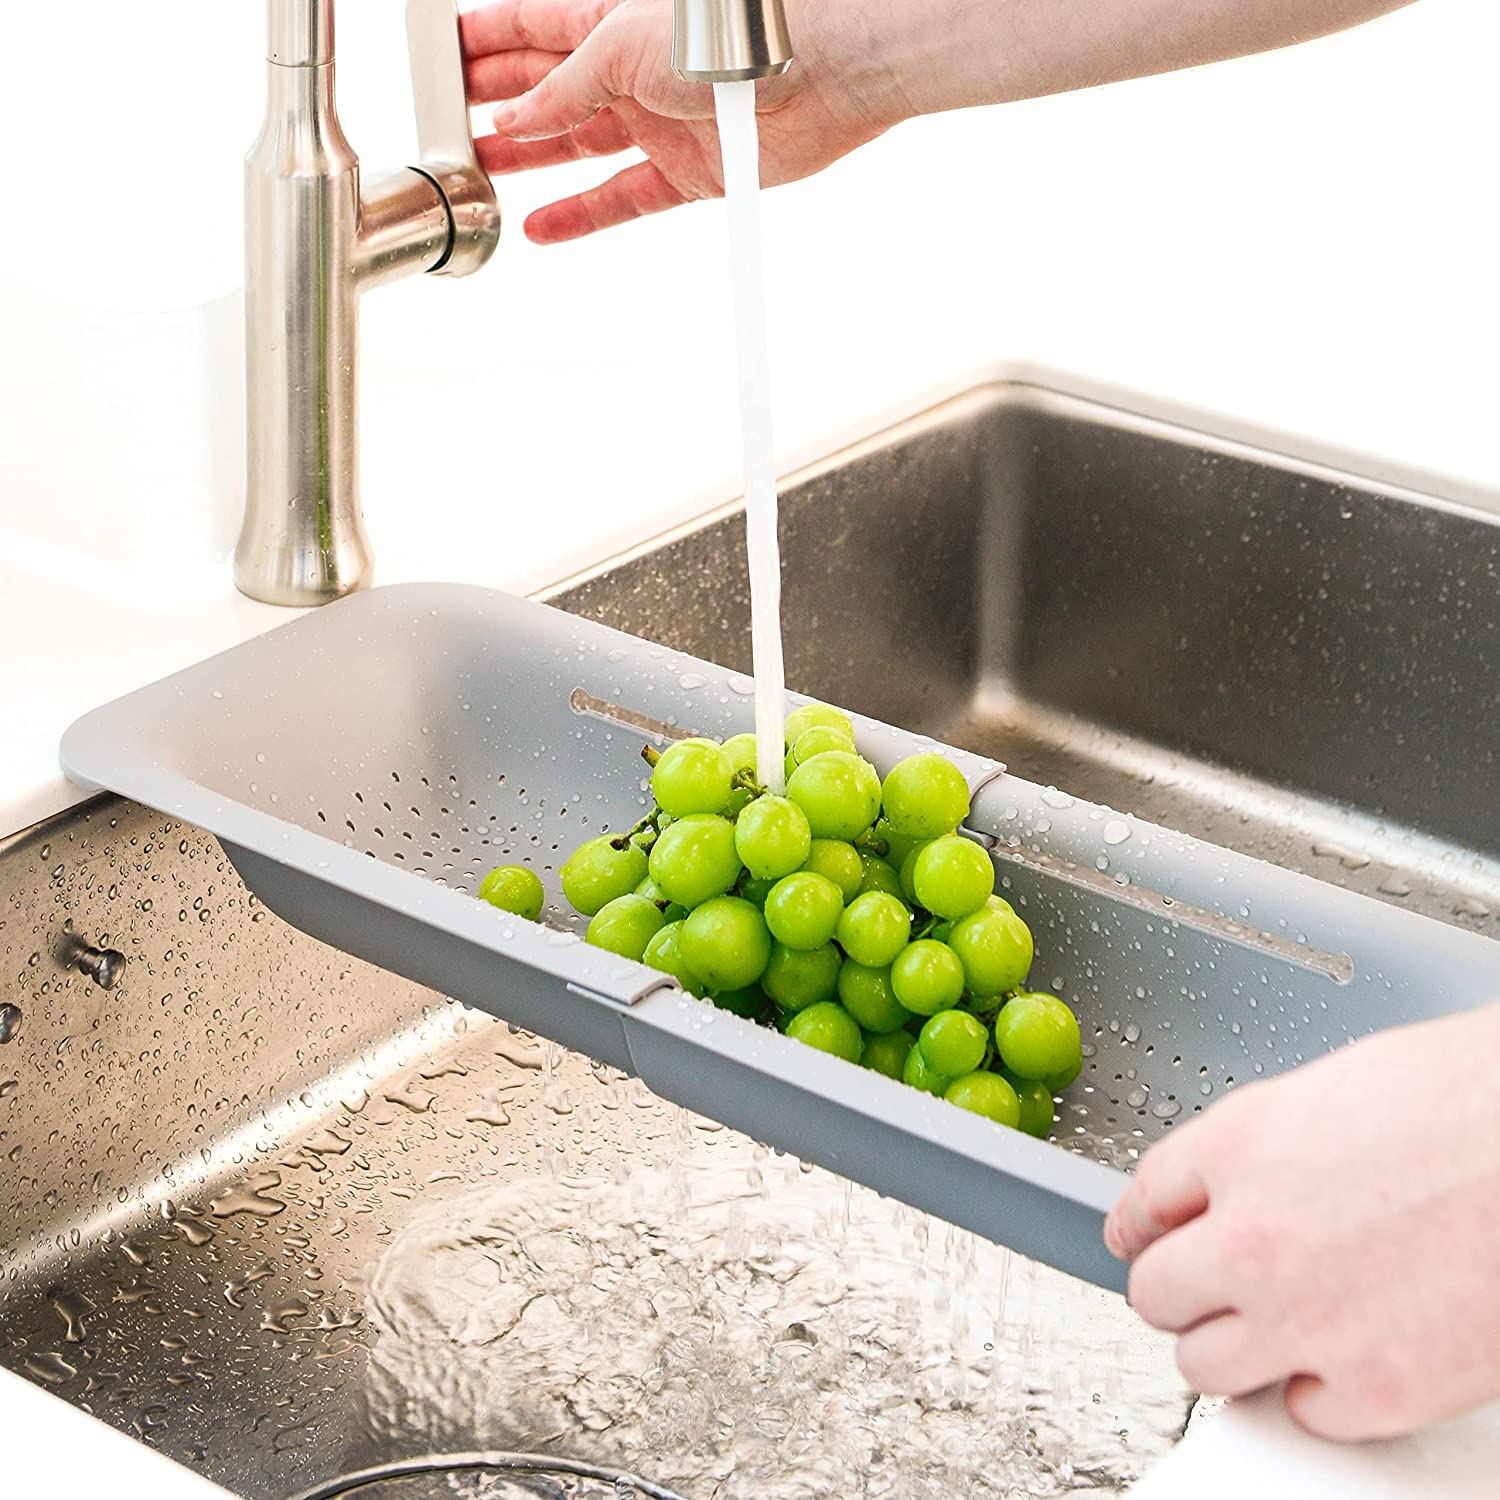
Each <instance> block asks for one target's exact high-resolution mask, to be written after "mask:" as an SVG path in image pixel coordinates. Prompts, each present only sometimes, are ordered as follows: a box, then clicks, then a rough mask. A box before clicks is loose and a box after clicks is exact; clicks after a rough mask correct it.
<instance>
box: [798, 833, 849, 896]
mask: <svg viewBox="0 0 1500 1500" xmlns="http://www.w3.org/2000/svg"><path fill="white" fill-rule="evenodd" d="M802 868H803V869H804V870H806V871H808V872H809V873H810V874H813V875H822V876H824V877H826V878H827V879H829V880H831V881H832V882H833V883H834V884H835V885H836V886H837V887H838V888H839V896H840V899H841V901H852V900H853V899H854V898H855V897H856V896H857V895H859V888H860V885H861V884H862V883H863V881H864V878H865V867H864V865H863V864H862V863H861V862H860V857H859V851H858V850H857V849H856V848H855V847H854V845H853V844H851V843H848V842H846V841H845V840H843V839H814V840H813V841H812V849H811V850H810V851H809V853H808V856H807V861H806V863H805V864H804V865H803V866H802Z"/></svg>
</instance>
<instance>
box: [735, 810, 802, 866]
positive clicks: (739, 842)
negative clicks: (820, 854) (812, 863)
mask: <svg viewBox="0 0 1500 1500" xmlns="http://www.w3.org/2000/svg"><path fill="white" fill-rule="evenodd" d="M734 847H735V849H736V850H737V851H738V853H739V857H740V863H741V864H743V865H744V866H745V868H746V869H747V870H749V872H750V873H751V874H752V875H754V876H756V877H757V878H759V879H762V880H779V879H781V877H782V876H783V875H790V874H791V873H792V871H794V870H800V869H801V868H802V865H803V862H804V861H805V860H806V859H807V856H808V855H809V854H810V853H811V852H812V829H810V828H809V827H808V826H807V815H806V814H805V813H804V812H803V811H802V809H801V808H800V807H798V806H797V804H796V803H795V802H790V801H788V800H787V799H786V798H785V797H757V798H756V799H755V800H754V801H753V802H751V803H750V805H749V806H748V807H746V808H745V810H744V811H743V812H742V813H741V814H740V816H739V821H738V822H737V823H736V824H735V825H734Z"/></svg>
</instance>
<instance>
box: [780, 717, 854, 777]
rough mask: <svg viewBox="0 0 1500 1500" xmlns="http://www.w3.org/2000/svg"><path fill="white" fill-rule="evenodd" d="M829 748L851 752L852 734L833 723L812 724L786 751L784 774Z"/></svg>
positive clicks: (852, 747)
mask: <svg viewBox="0 0 1500 1500" xmlns="http://www.w3.org/2000/svg"><path fill="white" fill-rule="evenodd" d="M829 750H847V751H849V752H851V753H852V752H853V750H854V736H853V735H852V734H846V733H845V732H844V731H843V730H842V729H840V728H839V727H838V726H837V725H835V724H814V725H813V727H812V728H811V729H804V730H803V731H802V733H801V734H799V735H798V736H797V738H796V740H795V741H794V742H793V744H792V747H791V749H790V750H788V751H787V753H786V761H785V769H786V774H787V775H788V776H790V775H791V774H792V772H793V771H795V770H796V769H797V767H798V766H800V765H801V764H802V763H803V762H804V761H809V760H811V759H812V758H813V756H815V755H823V754H825V753H826V752H827V751H829Z"/></svg>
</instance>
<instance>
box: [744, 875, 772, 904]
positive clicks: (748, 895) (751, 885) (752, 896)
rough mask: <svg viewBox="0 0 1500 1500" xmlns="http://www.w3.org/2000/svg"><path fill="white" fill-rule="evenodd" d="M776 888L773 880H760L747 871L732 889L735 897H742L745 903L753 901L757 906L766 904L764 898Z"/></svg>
mask: <svg viewBox="0 0 1500 1500" xmlns="http://www.w3.org/2000/svg"><path fill="white" fill-rule="evenodd" d="M775 888H776V882H775V881H774V880H760V879H757V878H756V877H755V876H754V875H752V874H751V873H750V872H749V871H748V870H746V871H745V873H744V874H743V875H741V876H740V878H739V883H738V884H737V885H736V886H735V888H734V893H735V895H736V896H743V897H744V898H745V900H746V901H753V902H754V903H755V904H756V905H757V906H764V905H765V904H766V897H767V896H769V895H770V894H771V892H772V891H773V890H774V889H775Z"/></svg>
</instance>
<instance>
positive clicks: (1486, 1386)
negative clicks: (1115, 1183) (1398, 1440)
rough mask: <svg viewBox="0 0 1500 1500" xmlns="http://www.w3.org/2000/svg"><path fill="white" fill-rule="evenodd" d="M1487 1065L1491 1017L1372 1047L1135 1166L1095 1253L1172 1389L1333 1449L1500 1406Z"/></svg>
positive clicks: (1496, 1130) (1184, 1129)
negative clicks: (1263, 1415) (1179, 1382)
mask: <svg viewBox="0 0 1500 1500" xmlns="http://www.w3.org/2000/svg"><path fill="white" fill-rule="evenodd" d="M1497 1057H1500V1008H1492V1009H1488V1010H1484V1011H1478V1012H1473V1013H1469V1014H1465V1015H1460V1016H1455V1017H1451V1018H1448V1019H1445V1020H1440V1021H1432V1022H1427V1023H1424V1024H1422V1025H1418V1026H1411V1027H1403V1028H1400V1029H1397V1030H1393V1031H1387V1032H1382V1033H1380V1034H1378V1035H1376V1036H1373V1037H1370V1038H1367V1039H1366V1040H1364V1041H1361V1042H1359V1043H1357V1044H1355V1045H1354V1046H1352V1047H1348V1048H1346V1049H1345V1050H1343V1051H1341V1052H1338V1053H1336V1054H1335V1055H1333V1056H1332V1057H1328V1058H1324V1059H1321V1060H1320V1061H1318V1062H1315V1063H1311V1064H1309V1065H1307V1066H1305V1067H1301V1068H1298V1069H1297V1070H1296V1071H1295V1072H1294V1073H1292V1074H1290V1075H1289V1076H1287V1077H1284V1078H1277V1079H1271V1080H1267V1081H1266V1082H1264V1083H1256V1084H1253V1085H1250V1086H1247V1087H1242V1088H1239V1089H1237V1090H1235V1092H1234V1093H1232V1094H1230V1095H1228V1096H1227V1097H1226V1098H1225V1099H1223V1100H1222V1101H1221V1102H1220V1103H1219V1104H1217V1105H1215V1106H1214V1108H1213V1109H1211V1110H1209V1111H1207V1112H1206V1113H1205V1114H1204V1115H1203V1116H1202V1117H1201V1118H1200V1119H1198V1120H1195V1121H1193V1122H1192V1123H1191V1124H1188V1125H1183V1126H1179V1127H1178V1128H1177V1129H1175V1130H1173V1131H1172V1133H1171V1134H1170V1135H1169V1136H1168V1137H1167V1138H1166V1139H1165V1140H1163V1141H1161V1142H1160V1143H1159V1144H1158V1145H1156V1146H1153V1147H1152V1148H1151V1149H1150V1150H1149V1151H1148V1152H1147V1153H1146V1155H1145V1156H1144V1157H1143V1158H1142V1160H1141V1164H1140V1167H1139V1169H1138V1171H1137V1173H1136V1176H1135V1179H1134V1181H1133V1182H1132V1183H1131V1185H1130V1187H1129V1188H1128V1189H1127V1190H1126V1191H1125V1193H1124V1195H1123V1196H1122V1197H1121V1199H1120V1201H1119V1203H1117V1204H1116V1205H1115V1207H1114V1209H1113V1210H1112V1211H1111V1213H1110V1215H1109V1218H1108V1220H1107V1221H1106V1223H1105V1230H1104V1237H1105V1243H1106V1244H1107V1245H1108V1247H1109V1249H1110V1250H1111V1252H1112V1253H1114V1254H1115V1255H1118V1256H1120V1257H1121V1258H1122V1259H1124V1260H1128V1261H1131V1262H1132V1263H1133V1264H1132V1266H1131V1271H1130V1300H1131V1302H1132V1303H1133V1304H1134V1306H1135V1308H1136V1310H1137V1311H1138V1312H1139V1313H1140V1314H1141V1316H1142V1317H1143V1318H1144V1319H1145V1320H1146V1321H1147V1322H1148V1323H1150V1324H1152V1325H1153V1326H1155V1327H1157V1328H1162V1329H1166V1330H1169V1331H1170V1332H1173V1333H1176V1334H1177V1335H1178V1341H1177V1363H1178V1366H1179V1368H1180V1369H1181V1370H1182V1373H1183V1376H1184V1378H1185V1379H1186V1380H1187V1381H1188V1383H1189V1384H1190V1385H1192V1386H1193V1387H1194V1388H1195V1389H1197V1390H1200V1391H1203V1392H1206V1393H1211V1394H1215V1395H1226V1396H1236V1395H1242V1394H1245V1393H1247V1392H1249V1391H1253V1390H1257V1389H1259V1388H1260V1387H1263V1386H1268V1385H1273V1384H1275V1383H1277V1382H1279V1381H1281V1380H1283V1379H1285V1380H1286V1381H1287V1387H1286V1404H1287V1408H1288V1410H1289V1411H1290V1412H1291V1415H1292V1416H1293V1418H1294V1419H1295V1420H1296V1421H1298V1422H1299V1423H1301V1425H1302V1426H1304V1427H1306V1428H1308V1429H1309V1430H1310V1431H1312V1432H1315V1433H1318V1434H1320V1435H1322V1436H1325V1437H1331V1438H1338V1439H1344V1440H1354V1439H1360V1438H1372V1437H1383V1436H1391V1435H1395V1434H1399V1433H1404V1432H1409V1431H1413V1430H1415V1429H1416V1428H1419V1427H1423V1426H1427V1425H1429V1424H1430V1423H1433V1422H1437V1421H1440V1420H1443V1419H1444V1418H1447V1417H1450V1416H1454V1415H1456V1414H1458V1413H1459V1412H1462V1411H1464V1410H1466V1409H1468V1408H1470V1407H1473V1406H1476V1405H1478V1404H1479V1403H1481V1402H1483V1401H1485V1400H1488V1399H1490V1398H1492V1397H1495V1396H1500V1078H1497V1066H1496V1059H1497Z"/></svg>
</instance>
